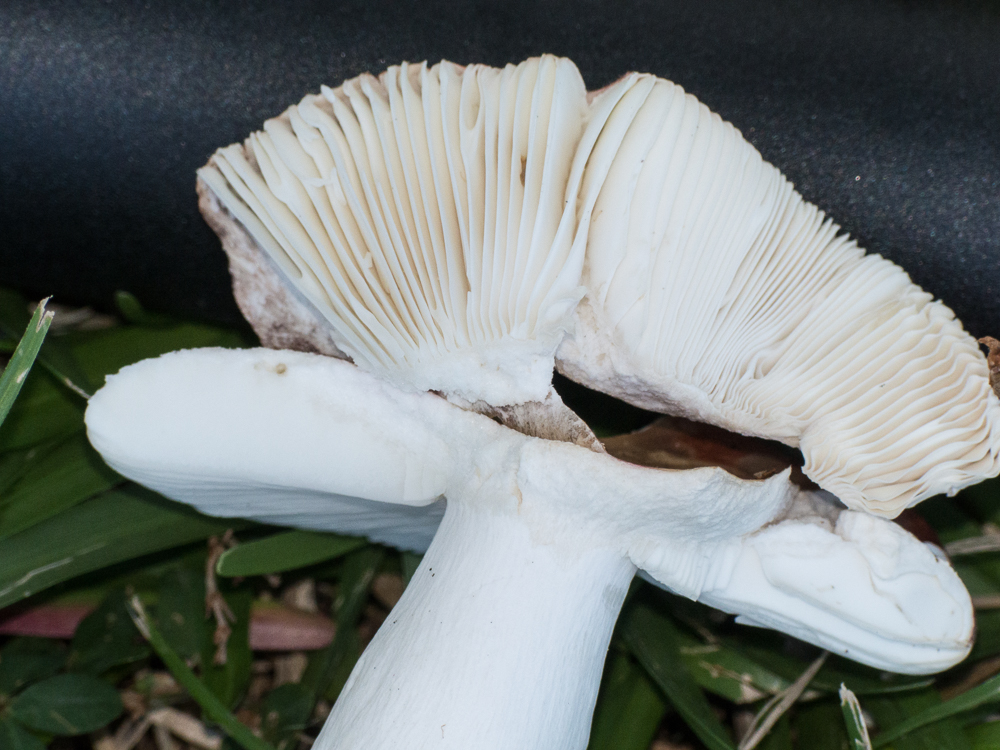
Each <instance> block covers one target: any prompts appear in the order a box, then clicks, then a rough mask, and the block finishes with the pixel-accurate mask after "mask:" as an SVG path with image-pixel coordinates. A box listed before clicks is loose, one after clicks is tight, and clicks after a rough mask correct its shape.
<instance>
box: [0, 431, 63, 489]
mask: <svg viewBox="0 0 1000 750" xmlns="http://www.w3.org/2000/svg"><path fill="white" fill-rule="evenodd" d="M58 445H59V441H58V440H49V441H47V442H44V443H41V444H40V445H36V446H33V447H31V448H22V449H20V450H15V451H9V452H8V453H4V454H2V455H0V503H2V502H3V498H5V497H6V496H7V492H8V490H10V488H11V487H13V486H14V485H15V484H17V482H18V481H20V479H21V477H23V476H24V475H25V474H27V473H28V471H29V470H30V469H31V468H32V467H33V466H35V465H36V464H37V463H38V462H39V461H41V460H42V459H43V458H45V457H46V456H47V455H48V454H49V452H50V451H52V450H53V449H54V448H55V447H56V446H58Z"/></svg>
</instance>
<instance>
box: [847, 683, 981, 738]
mask: <svg viewBox="0 0 1000 750" xmlns="http://www.w3.org/2000/svg"><path fill="white" fill-rule="evenodd" d="M994 679H1000V678H994ZM985 684H987V683H984V685H985ZM980 687H983V685H981V686H980ZM975 689H976V690H978V689H979V688H975ZM969 692H970V693H971V692H972V691H971V690H970V691H969ZM967 694H968V693H966V694H965V695H967ZM959 697H964V696H959ZM955 700H957V699H955ZM950 702H951V701H949V703H950ZM976 705H978V703H977V704H976ZM969 707H970V708H971V707H972V706H969ZM865 708H866V709H867V710H868V711H869V712H870V713H871V715H872V716H873V717H874V718H875V723H876V724H878V726H879V727H888V728H889V730H888V731H884V732H882V733H881V734H879V735H878V736H877V737H875V738H873V740H872V746H873V747H884V746H885V745H886V744H888V743H889V742H892V747H893V748H894V750H971V746H970V745H969V741H968V738H967V737H966V736H965V733H964V732H963V731H962V726H961V724H959V723H958V721H957V720H956V719H955V718H954V717H953V715H952V713H949V714H948V715H947V716H945V717H943V718H942V717H941V713H942V712H941V708H942V703H941V697H940V696H939V695H938V693H937V691H936V690H933V689H930V688H928V689H925V690H921V691H919V692H914V693H906V694H903V695H875V696H871V697H870V698H868V699H866V700H865ZM925 719H926V720H925ZM930 722H933V723H930Z"/></svg>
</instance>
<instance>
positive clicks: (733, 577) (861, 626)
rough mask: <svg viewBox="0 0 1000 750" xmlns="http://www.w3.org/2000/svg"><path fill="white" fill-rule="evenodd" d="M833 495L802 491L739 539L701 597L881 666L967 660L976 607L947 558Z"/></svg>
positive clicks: (936, 667)
mask: <svg viewBox="0 0 1000 750" xmlns="http://www.w3.org/2000/svg"><path fill="white" fill-rule="evenodd" d="M831 499H832V498H831V496H828V495H826V493H815V492H801V493H800V494H799V496H798V497H797V498H796V499H795V500H794V502H793V505H792V507H791V508H790V509H789V511H788V512H786V517H785V518H784V519H782V520H780V521H778V522H776V523H773V524H770V525H768V526H766V527H764V528H762V529H761V530H760V531H757V532H755V533H753V534H750V535H748V536H747V537H745V538H743V539H741V540H740V541H739V542H738V543H733V544H732V545H731V547H730V549H728V550H727V551H726V554H724V555H720V556H719V557H718V558H717V559H719V560H724V559H726V560H728V561H730V562H729V563H728V567H727V566H724V565H720V567H719V569H717V570H716V571H714V572H713V575H712V576H711V577H710V578H709V580H708V581H707V582H706V584H705V586H704V588H703V589H702V591H701V592H700V593H699V596H698V600H699V601H702V602H704V603H705V604H708V605H710V606H712V607H715V608H717V609H721V610H723V611H726V612H730V613H733V614H736V615H738V617H737V620H736V621H737V622H739V623H742V624H744V625H756V626H758V627H765V628H771V629H775V630H780V631H783V632H785V633H789V634H791V635H793V636H795V637H797V638H800V639H802V640H804V641H808V642H810V643H814V644H816V645H818V646H822V647H823V648H825V649H828V650H829V651H831V652H833V653H836V654H840V655H841V656H847V657H849V658H851V659H854V660H856V661H861V662H864V663H865V664H868V665H870V666H873V667H877V668H880V669H889V670H893V671H896V672H902V673H906V674H927V673H930V672H938V671H941V670H944V669H947V668H949V667H951V666H953V665H955V664H957V663H958V662H959V661H961V660H962V659H964V658H965V657H966V656H967V655H968V653H969V650H970V649H971V648H972V639H973V629H974V626H975V619H974V616H973V610H972V601H971V599H970V598H969V594H968V592H967V591H966V589H965V585H964V584H963V583H962V580H961V579H960V578H959V577H958V574H957V573H956V572H955V571H954V569H953V568H952V567H951V566H950V565H949V564H948V561H947V558H945V556H944V554H943V553H942V552H941V551H940V550H936V549H935V548H934V547H933V545H930V544H927V543H923V542H920V541H919V540H918V539H916V538H915V537H914V536H913V535H912V534H910V533H909V532H908V531H906V530H904V529H903V528H902V527H901V526H899V525H898V524H895V523H893V522H892V521H888V520H886V519H883V518H878V517H876V516H872V515H869V514H867V513H862V512H859V511H852V510H841V509H839V508H837V507H836V505H834V504H833V503H831V502H830V500H831ZM654 575H655V574H654Z"/></svg>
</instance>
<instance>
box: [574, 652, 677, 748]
mask: <svg viewBox="0 0 1000 750" xmlns="http://www.w3.org/2000/svg"><path fill="white" fill-rule="evenodd" d="M666 710H667V704H666V702H665V701H664V700H663V696H662V695H661V694H660V691H659V690H657V688H656V686H655V685H654V684H653V683H652V682H651V681H650V679H649V677H647V676H646V673H645V672H644V671H643V670H642V669H641V668H639V667H638V666H637V665H636V664H635V663H634V662H633V661H632V659H631V658H630V657H629V655H628V654H626V653H624V652H620V651H619V652H616V653H613V654H612V656H611V657H610V658H609V659H608V664H607V666H606V667H605V672H604V679H603V680H602V681H601V692H600V694H599V695H598V697H597V708H596V710H595V711H594V722H593V724H592V725H591V729H590V744H589V745H588V746H587V747H588V750H647V748H648V747H649V745H650V743H651V742H652V741H653V737H654V736H655V735H656V730H657V728H658V727H659V726H660V721H661V720H662V719H663V715H664V713H666Z"/></svg>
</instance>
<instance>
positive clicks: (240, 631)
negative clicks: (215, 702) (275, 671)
mask: <svg viewBox="0 0 1000 750" xmlns="http://www.w3.org/2000/svg"><path fill="white" fill-rule="evenodd" d="M225 599H226V603H227V604H228V605H229V609H230V611H231V612H232V614H233V621H232V622H231V623H230V627H231V628H232V632H231V633H230V634H229V640H228V641H226V663H225V664H215V662H214V657H215V644H214V643H212V642H211V640H210V639H209V641H208V643H206V644H205V646H204V648H203V649H202V654H201V681H202V682H203V683H204V684H205V686H206V687H207V688H208V689H209V690H211V691H212V692H213V693H215V695H216V697H217V698H218V699H219V700H220V701H221V702H222V704H223V705H224V706H226V707H227V708H229V709H234V708H236V706H237V705H238V704H239V702H240V699H241V698H242V697H243V694H244V693H245V692H246V689H247V685H249V684H250V665H251V662H252V661H253V654H252V653H251V652H250V635H249V632H250V604H251V601H252V596H251V595H250V592H249V591H246V590H242V589H238V590H235V591H229V592H226V594H225ZM208 622H209V624H210V626H211V627H212V629H214V624H215V621H214V620H211V619H210V620H209V621H208Z"/></svg>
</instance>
